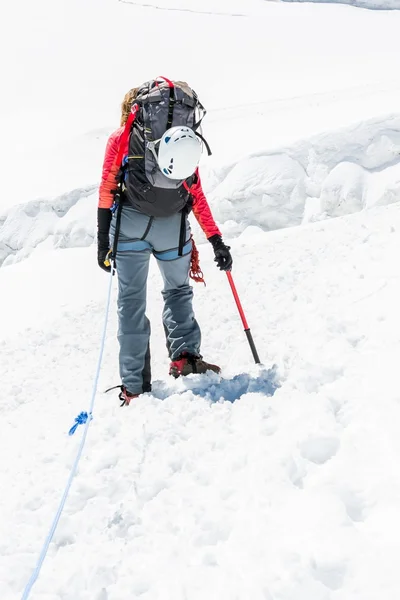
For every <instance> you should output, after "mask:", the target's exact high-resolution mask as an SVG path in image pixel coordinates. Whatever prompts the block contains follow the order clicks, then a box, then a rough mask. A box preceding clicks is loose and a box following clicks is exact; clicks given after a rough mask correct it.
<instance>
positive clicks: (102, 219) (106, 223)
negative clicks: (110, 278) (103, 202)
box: [97, 208, 112, 273]
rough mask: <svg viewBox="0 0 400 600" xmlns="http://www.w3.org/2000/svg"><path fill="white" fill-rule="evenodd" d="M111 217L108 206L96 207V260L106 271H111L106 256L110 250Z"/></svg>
mask: <svg viewBox="0 0 400 600" xmlns="http://www.w3.org/2000/svg"><path fill="white" fill-rule="evenodd" d="M111 217H112V215H111V211H110V210H109V209H108V208H98V209H97V262H98V265H99V267H100V268H101V269H103V270H104V271H107V273H109V272H110V271H111V263H110V261H109V260H108V257H107V255H108V253H109V251H110V238H109V231H110V223H111ZM107 263H108V264H107Z"/></svg>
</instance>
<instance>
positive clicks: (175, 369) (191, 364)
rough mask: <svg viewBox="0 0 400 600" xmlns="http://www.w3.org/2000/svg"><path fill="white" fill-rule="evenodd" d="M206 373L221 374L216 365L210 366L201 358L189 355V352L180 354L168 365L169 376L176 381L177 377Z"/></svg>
mask: <svg viewBox="0 0 400 600" xmlns="http://www.w3.org/2000/svg"><path fill="white" fill-rule="evenodd" d="M207 371H214V373H221V368H220V367H218V366H217V365H212V364H210V363H208V362H206V361H205V360H203V358H202V357H201V356H196V355H194V354H189V352H182V354H181V355H180V356H178V358H177V359H176V360H173V361H172V362H171V363H170V365H169V374H170V375H172V377H175V379H177V378H178V377H180V376H181V375H182V376H185V375H189V374H190V373H206V372H207Z"/></svg>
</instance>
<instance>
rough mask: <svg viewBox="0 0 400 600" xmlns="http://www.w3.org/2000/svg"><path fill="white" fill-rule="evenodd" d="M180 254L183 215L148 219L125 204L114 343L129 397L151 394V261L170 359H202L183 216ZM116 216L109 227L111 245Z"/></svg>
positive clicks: (188, 227)
mask: <svg viewBox="0 0 400 600" xmlns="http://www.w3.org/2000/svg"><path fill="white" fill-rule="evenodd" d="M185 219H186V236H185V240H186V241H185V244H184V246H183V253H182V254H183V255H182V256H181V257H179V256H178V246H179V234H180V228H181V213H178V214H175V215H172V216H170V217H148V216H147V215H144V214H142V213H140V212H138V211H137V210H135V209H133V208H131V207H130V206H127V205H124V206H123V208H122V214H121V223H120V231H119V236H118V246H117V256H116V266H117V275H118V320H119V329H118V341H119V345H120V353H119V368H120V377H121V380H122V384H123V385H124V386H125V387H126V388H127V390H129V392H131V393H132V394H141V393H142V392H146V391H150V390H151V368H150V322H149V319H148V318H147V316H146V292H147V275H148V271H149V261H150V256H151V255H152V254H153V256H154V257H155V258H156V259H157V264H158V266H159V269H160V271H161V275H162V277H163V280H164V288H163V291H162V295H163V299H164V310H163V313H162V319H163V324H164V331H165V335H166V344H167V349H168V353H169V357H170V358H171V359H172V360H174V359H176V358H177V357H178V356H179V355H180V354H181V353H182V352H183V351H187V352H190V353H192V354H196V355H199V354H200V343H201V334H200V328H199V326H198V323H197V321H196V319H195V316H194V313H193V307H192V299H193V290H192V287H191V286H190V285H189V269H190V260H191V252H192V242H191V239H190V225H189V221H188V218H187V216H186V217H185ZM115 224H116V216H115V215H114V217H113V219H112V222H111V230H110V238H111V244H113V238H114V234H115Z"/></svg>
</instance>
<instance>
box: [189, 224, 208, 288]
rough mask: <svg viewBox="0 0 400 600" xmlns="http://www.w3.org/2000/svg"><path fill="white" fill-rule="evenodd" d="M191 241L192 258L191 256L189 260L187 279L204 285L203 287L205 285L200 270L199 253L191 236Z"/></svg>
mask: <svg viewBox="0 0 400 600" xmlns="http://www.w3.org/2000/svg"><path fill="white" fill-rule="evenodd" d="M191 239H192V256H191V260H190V271H189V277H190V279H193V281H195V282H196V283H204V285H206V282H205V281H204V275H203V271H202V270H201V268H200V258H199V251H198V250H197V246H196V244H195V243H194V239H193V236H191Z"/></svg>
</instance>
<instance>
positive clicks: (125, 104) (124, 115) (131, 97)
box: [121, 88, 139, 127]
mask: <svg viewBox="0 0 400 600" xmlns="http://www.w3.org/2000/svg"><path fill="white" fill-rule="evenodd" d="M138 89H139V88H132V89H131V90H129V92H127V93H126V94H125V96H124V99H123V101H122V104H121V127H123V126H124V125H125V123H126V122H127V120H128V117H129V113H130V112H131V108H132V104H133V103H134V101H135V99H136V96H137V93H138Z"/></svg>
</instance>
